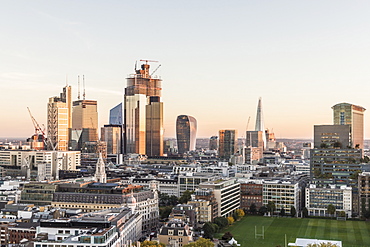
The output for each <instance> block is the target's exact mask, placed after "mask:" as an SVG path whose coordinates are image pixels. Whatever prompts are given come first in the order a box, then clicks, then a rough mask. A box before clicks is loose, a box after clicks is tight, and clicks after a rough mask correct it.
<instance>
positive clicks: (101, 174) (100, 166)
mask: <svg viewBox="0 0 370 247" xmlns="http://www.w3.org/2000/svg"><path fill="white" fill-rule="evenodd" d="M95 179H96V181H97V182H98V183H106V182H107V174H106V173H105V164H104V160H103V156H102V154H101V153H99V159H98V162H97V163H96V170H95Z"/></svg>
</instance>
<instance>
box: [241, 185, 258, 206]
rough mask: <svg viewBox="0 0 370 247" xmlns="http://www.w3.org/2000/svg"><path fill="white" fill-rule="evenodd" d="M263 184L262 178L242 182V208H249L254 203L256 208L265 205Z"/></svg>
mask: <svg viewBox="0 0 370 247" xmlns="http://www.w3.org/2000/svg"><path fill="white" fill-rule="evenodd" d="M262 191H263V185H262V181H261V180H256V181H252V180H251V181H245V182H240V194H241V198H240V208H242V209H245V210H249V209H250V207H251V205H252V204H254V205H255V206H256V209H258V208H260V207H262V206H263V198H262Z"/></svg>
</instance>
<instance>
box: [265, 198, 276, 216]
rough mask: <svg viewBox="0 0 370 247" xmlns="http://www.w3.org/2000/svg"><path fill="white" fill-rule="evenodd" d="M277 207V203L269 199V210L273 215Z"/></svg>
mask: <svg viewBox="0 0 370 247" xmlns="http://www.w3.org/2000/svg"><path fill="white" fill-rule="evenodd" d="M275 209H276V206H275V203H274V202H273V201H269V202H268V203H267V211H268V212H270V214H271V215H273V214H274V211H275Z"/></svg>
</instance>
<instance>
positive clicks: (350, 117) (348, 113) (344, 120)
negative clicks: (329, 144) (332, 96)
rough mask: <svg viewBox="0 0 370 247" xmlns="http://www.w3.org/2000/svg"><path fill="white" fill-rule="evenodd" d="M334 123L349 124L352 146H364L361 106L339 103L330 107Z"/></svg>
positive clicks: (362, 109) (362, 111)
mask: <svg viewBox="0 0 370 247" xmlns="http://www.w3.org/2000/svg"><path fill="white" fill-rule="evenodd" d="M332 109H333V122H334V124H335V125H346V124H348V125H350V126H351V137H352V145H351V146H352V147H353V148H361V149H363V148H364V111H365V110H366V109H365V108H363V107H362V106H358V105H352V104H349V103H339V104H336V105H334V106H333V107H332Z"/></svg>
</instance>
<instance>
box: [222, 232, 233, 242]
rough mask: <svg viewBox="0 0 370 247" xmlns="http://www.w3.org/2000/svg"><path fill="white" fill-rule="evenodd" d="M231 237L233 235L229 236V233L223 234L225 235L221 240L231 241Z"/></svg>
mask: <svg viewBox="0 0 370 247" xmlns="http://www.w3.org/2000/svg"><path fill="white" fill-rule="evenodd" d="M232 237H233V235H232V234H231V232H225V234H224V235H223V236H222V237H221V239H222V240H227V241H229V240H230V239H232Z"/></svg>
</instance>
